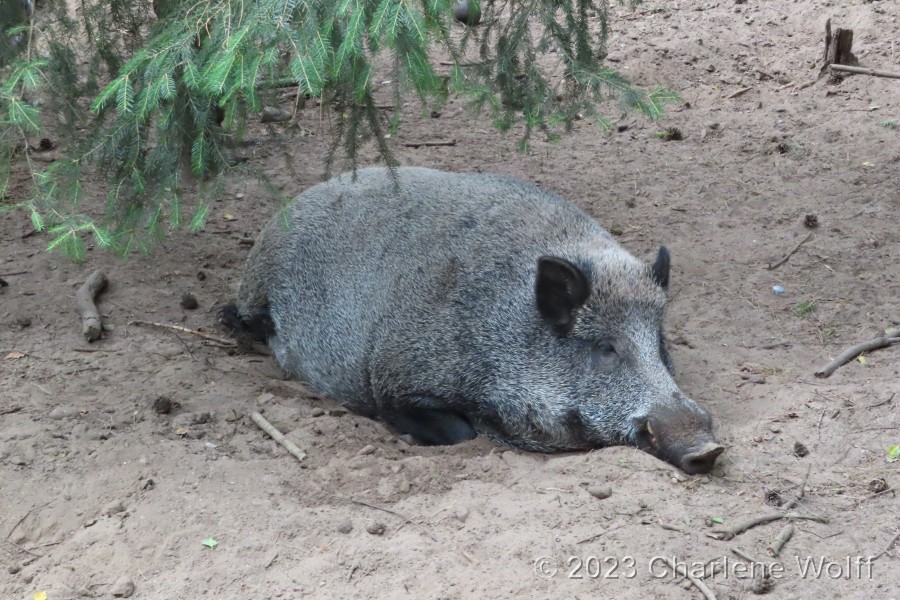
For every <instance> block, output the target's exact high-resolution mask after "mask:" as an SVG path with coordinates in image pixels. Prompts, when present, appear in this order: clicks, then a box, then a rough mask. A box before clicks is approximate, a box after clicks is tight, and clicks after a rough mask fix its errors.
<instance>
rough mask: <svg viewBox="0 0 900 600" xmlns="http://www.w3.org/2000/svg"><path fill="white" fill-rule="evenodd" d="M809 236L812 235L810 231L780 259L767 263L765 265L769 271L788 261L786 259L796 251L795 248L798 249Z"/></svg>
mask: <svg viewBox="0 0 900 600" xmlns="http://www.w3.org/2000/svg"><path fill="white" fill-rule="evenodd" d="M811 237H812V234H811V233H810V234H809V235H807V236H806V237H805V238H803V239H802V240H800V241H799V242H798V243H797V245H796V246H794V247H793V248H792V249H791V251H790V252H788V253H787V254H785V255H784V256H783V257H782V259H781V260H779V261H778V262H777V263H774V264H771V265H769V266H768V267H766V268H767V269H768V270H769V271H774V270H775V269H777V268H778V267H780V266H781V265H783V264H784V263H786V262H787V261H788V259H790V258H791V257H792V256H793V255H794V254H795V253H796V252H797V250H799V249H800V246H802V245H803V244H805V243H806V242H808V241H809V239H810V238H811Z"/></svg>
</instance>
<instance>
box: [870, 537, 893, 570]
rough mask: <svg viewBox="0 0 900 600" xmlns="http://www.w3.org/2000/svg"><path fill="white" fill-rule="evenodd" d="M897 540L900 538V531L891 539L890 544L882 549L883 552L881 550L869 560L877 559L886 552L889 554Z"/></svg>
mask: <svg viewBox="0 0 900 600" xmlns="http://www.w3.org/2000/svg"><path fill="white" fill-rule="evenodd" d="M897 540H900V531H898V532H897V535H895V536H894V537H893V538H891V541H890V542H889V543H888V545H887V546H886V547H885V549H884V550H882V551H881V552H879V553H878V554H876V555H875V556H873V557H872V558H870V559H869V562H872V561H876V560H878V559H879V558H881V557H882V556H884V555H885V554H887V553H888V551H890V549H891V548H893V547H894V544H896V543H897Z"/></svg>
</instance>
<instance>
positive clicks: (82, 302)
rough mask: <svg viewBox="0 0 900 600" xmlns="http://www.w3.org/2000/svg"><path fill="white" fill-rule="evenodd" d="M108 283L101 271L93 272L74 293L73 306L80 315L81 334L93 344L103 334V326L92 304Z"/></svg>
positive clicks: (94, 305) (95, 307) (98, 313)
mask: <svg viewBox="0 0 900 600" xmlns="http://www.w3.org/2000/svg"><path fill="white" fill-rule="evenodd" d="M107 283H108V281H107V279H106V275H105V274H104V273H103V271H94V272H93V273H91V275H90V277H88V278H87V280H86V281H85V282H84V284H83V285H82V286H81V287H80V288H78V291H77V292H75V305H76V306H77V307H78V314H80V315H81V332H82V333H83V334H84V339H86V340H87V341H88V342H93V341H95V340H97V339H98V338H99V337H100V334H101V333H103V324H102V323H101V321H100V312H99V311H98V310H97V305H96V304H95V303H94V301H95V299H96V298H97V296H98V295H99V294H100V292H102V291H103V290H104V289H105V288H106V284H107Z"/></svg>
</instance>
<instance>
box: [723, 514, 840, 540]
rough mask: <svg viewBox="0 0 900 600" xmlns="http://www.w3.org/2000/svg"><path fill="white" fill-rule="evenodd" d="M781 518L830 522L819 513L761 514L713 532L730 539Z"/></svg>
mask: <svg viewBox="0 0 900 600" xmlns="http://www.w3.org/2000/svg"><path fill="white" fill-rule="evenodd" d="M779 519H790V520H792V521H793V520H806V521H816V522H818V523H828V518H827V517H820V516H818V515H808V514H800V513H780V512H779V513H771V514H767V515H759V516H758V517H753V518H752V519H747V520H746V521H741V522H740V523H736V524H735V525H732V526H731V527H725V528H722V529H714V530H713V531H712V533H711V536H712V537H715V538H716V539H719V540H730V539H731V538H733V537H734V536H736V535H739V534H741V533H744V532H745V531H747V530H748V529H753V528H754V527H756V526H757V525H764V524H766V523H771V522H772V521H778V520H779Z"/></svg>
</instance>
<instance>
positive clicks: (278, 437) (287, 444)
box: [250, 411, 306, 461]
mask: <svg viewBox="0 0 900 600" xmlns="http://www.w3.org/2000/svg"><path fill="white" fill-rule="evenodd" d="M250 418H251V419H253V422H254V423H256V424H257V425H259V428H260V429H262V430H263V431H265V432H266V433H268V434H269V436H270V437H271V438H272V439H273V440H275V441H276V442H278V443H279V444H281V445H282V447H284V449H285V450H287V451H288V452H290V453H291V454H292V455H293V456H294V458H296V459H297V460H300V461H302V460H303V459H305V458H306V452H304V451H303V450H301V449H300V448H298V447H297V445H296V444H295V443H294V442H292V441H291V440H289V439H287V438H286V437H284V434H283V433H281V432H280V431H278V430H277V429H275V426H274V425H272V424H271V423H269V422H268V421H266V419H265V417H263V416H262V415H261V414H259V413H258V412H256V411H253V412H251V413H250Z"/></svg>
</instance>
